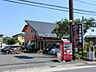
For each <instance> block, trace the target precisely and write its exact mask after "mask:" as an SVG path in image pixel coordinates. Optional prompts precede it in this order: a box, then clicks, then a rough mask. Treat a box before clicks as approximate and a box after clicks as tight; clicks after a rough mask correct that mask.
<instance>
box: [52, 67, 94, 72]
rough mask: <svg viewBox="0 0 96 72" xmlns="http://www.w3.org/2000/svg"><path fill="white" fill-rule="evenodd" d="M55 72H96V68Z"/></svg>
mask: <svg viewBox="0 0 96 72" xmlns="http://www.w3.org/2000/svg"><path fill="white" fill-rule="evenodd" d="M53 72H96V67H88V68H79V69H70V70H59V71H53Z"/></svg>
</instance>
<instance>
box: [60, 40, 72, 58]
mask: <svg viewBox="0 0 96 72" xmlns="http://www.w3.org/2000/svg"><path fill="white" fill-rule="evenodd" d="M62 59H63V60H72V43H70V42H64V43H63V48H62Z"/></svg>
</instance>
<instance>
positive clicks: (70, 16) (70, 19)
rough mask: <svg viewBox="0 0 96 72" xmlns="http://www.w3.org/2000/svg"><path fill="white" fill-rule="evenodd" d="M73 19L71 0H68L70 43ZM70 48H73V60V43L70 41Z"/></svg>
mask: <svg viewBox="0 0 96 72" xmlns="http://www.w3.org/2000/svg"><path fill="white" fill-rule="evenodd" d="M73 21H74V16H73V0H69V23H70V42H71V43H72V25H73ZM72 48H73V60H75V49H74V45H73V43H72Z"/></svg>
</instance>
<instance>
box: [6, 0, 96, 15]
mask: <svg viewBox="0 0 96 72" xmlns="http://www.w3.org/2000/svg"><path fill="white" fill-rule="evenodd" d="M4 1H7V2H12V3H17V4H22V5H29V6H35V7H40V8H46V9H52V10H57V11H63V12H69V11H67V10H63V9H57V8H51V7H44V6H40V5H34V4H27V3H21V2H18V1H11V0H4ZM74 13H77V14H84V15H93V16H96V15H95V14H88V13H81V12H74Z"/></svg>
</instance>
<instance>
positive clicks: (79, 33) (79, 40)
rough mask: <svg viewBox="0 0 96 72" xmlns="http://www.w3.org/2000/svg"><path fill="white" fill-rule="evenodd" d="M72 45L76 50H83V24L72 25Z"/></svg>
mask: <svg viewBox="0 0 96 72" xmlns="http://www.w3.org/2000/svg"><path fill="white" fill-rule="evenodd" d="M72 44H73V47H74V48H83V24H75V25H72Z"/></svg>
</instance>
